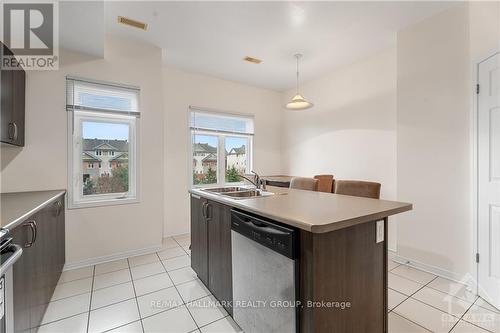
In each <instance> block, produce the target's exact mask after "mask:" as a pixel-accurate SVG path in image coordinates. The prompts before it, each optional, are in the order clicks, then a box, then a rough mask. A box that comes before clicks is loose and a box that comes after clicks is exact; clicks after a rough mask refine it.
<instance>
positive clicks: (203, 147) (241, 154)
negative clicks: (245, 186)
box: [193, 143, 247, 184]
mask: <svg viewBox="0 0 500 333" xmlns="http://www.w3.org/2000/svg"><path fill="white" fill-rule="evenodd" d="M225 153H226V154H225V164H226V175H225V176H226V181H227V182H238V181H240V180H241V179H240V177H238V175H242V174H245V173H246V171H247V156H246V148H245V145H242V146H241V147H238V148H231V149H230V150H229V151H226V152H225ZM216 182H217V147H214V146H211V145H210V144H208V143H195V144H193V183H194V184H212V183H216Z"/></svg>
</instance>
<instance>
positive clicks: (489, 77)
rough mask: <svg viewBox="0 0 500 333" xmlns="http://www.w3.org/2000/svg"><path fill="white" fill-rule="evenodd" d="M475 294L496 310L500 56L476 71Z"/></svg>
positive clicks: (499, 289)
mask: <svg viewBox="0 0 500 333" xmlns="http://www.w3.org/2000/svg"><path fill="white" fill-rule="evenodd" d="M478 83H479V91H478V100H477V102H478V109H477V110H478V114H477V152H478V160H477V170H478V177H477V183H478V206H477V209H478V253H479V255H480V258H479V263H478V280H479V281H478V287H479V288H478V294H479V296H481V297H483V298H484V299H485V300H487V301H488V302H490V303H492V305H494V306H496V307H497V308H500V54H499V53H497V54H495V55H493V56H491V57H490V58H488V59H486V60H484V61H483V62H481V63H480V64H479V67H478Z"/></svg>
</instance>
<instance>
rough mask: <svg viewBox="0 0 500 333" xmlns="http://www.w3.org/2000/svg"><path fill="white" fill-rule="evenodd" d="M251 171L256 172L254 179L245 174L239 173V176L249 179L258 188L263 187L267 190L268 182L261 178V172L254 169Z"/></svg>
mask: <svg viewBox="0 0 500 333" xmlns="http://www.w3.org/2000/svg"><path fill="white" fill-rule="evenodd" d="M251 172H252V173H253V174H254V176H253V180H252V179H250V178H248V177H247V176H244V175H238V176H239V177H241V178H243V179H246V180H248V181H249V182H250V183H252V184H253V185H254V186H255V188H256V189H257V190H260V189H262V190H264V191H265V190H266V182H265V180H263V179H260V176H259V174H258V173H257V172H255V171H253V170H252V171H251Z"/></svg>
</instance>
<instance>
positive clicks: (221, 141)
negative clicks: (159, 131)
mask: <svg viewBox="0 0 500 333" xmlns="http://www.w3.org/2000/svg"><path fill="white" fill-rule="evenodd" d="M190 109H192V110H202V111H203V113H211V114H213V115H214V116H217V115H223V116H224V115H225V116H231V117H237V118H245V119H251V120H252V122H253V125H254V126H255V120H254V117H253V116H252V115H247V114H238V113H229V112H223V111H218V110H210V109H205V108H203V109H200V108H194V107H190ZM192 110H190V111H189V112H188V124H190V123H191V120H190V119H191V112H193V111H192ZM188 132H189V184H191V187H192V188H210V187H220V186H225V185H235V186H238V185H244V184H245V180H244V179H242V180H241V181H240V182H232V183H228V182H226V164H225V163H224V161H225V145H226V141H225V140H226V137H241V138H245V139H248V147H247V149H248V150H247V152H246V163H247V171H246V172H247V173H250V171H251V170H253V160H254V150H253V145H254V143H253V139H254V134H245V133H236V132H234V133H233V132H231V133H229V132H224V131H217V130H200V129H192V128H188ZM195 135H210V136H216V137H217V138H218V142H217V144H218V147H217V183H214V184H199V185H196V184H194V183H193V170H194V169H193V153H194V152H193V143H194V136H195ZM221 174H222V175H221Z"/></svg>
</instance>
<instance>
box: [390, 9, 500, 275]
mask: <svg viewBox="0 0 500 333" xmlns="http://www.w3.org/2000/svg"><path fill="white" fill-rule="evenodd" d="M488 7H490V8H488ZM491 7H493V8H494V9H496V11H495V10H493V11H492V8H491ZM492 22H493V24H492ZM497 24H498V7H497V4H493V5H491V4H486V3H473V4H470V5H469V4H466V3H464V4H462V5H460V6H458V7H455V8H452V9H450V10H448V11H446V12H444V13H442V14H439V15H437V16H434V17H432V18H429V19H427V20H425V21H422V22H420V23H418V24H416V25H413V26H411V27H409V28H407V29H406V30H404V31H401V32H400V33H399V35H398V194H399V199H400V200H407V201H410V202H413V203H414V210H413V211H412V212H410V213H408V214H404V215H402V216H401V217H400V219H399V226H398V227H399V228H398V243H399V244H398V245H399V246H398V251H399V253H398V254H399V255H401V256H403V257H406V258H409V259H411V260H413V261H415V262H419V263H423V264H425V265H429V266H434V267H437V268H439V269H442V270H444V273H446V274H448V275H449V276H451V277H455V278H460V277H462V276H463V275H464V274H466V273H473V272H474V263H473V260H474V259H473V258H474V253H475V249H474V238H473V237H474V236H473V234H474V222H475V221H474V214H473V200H474V195H473V193H474V192H473V177H474V174H473V142H474V141H473V140H474V138H473V132H472V126H473V123H474V122H473V119H474V118H473V103H472V100H473V98H472V97H473V94H474V93H473V86H474V84H475V78H474V75H473V71H472V68H473V64H474V61H473V58H476V57H478V56H479V55H482V56H483V57H485V56H486V55H487V54H486V53H487V50H489V49H491V48H492V47H493V45H494V44H495V43H498V38H499V35H498V25H497ZM495 37H496V39H495Z"/></svg>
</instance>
